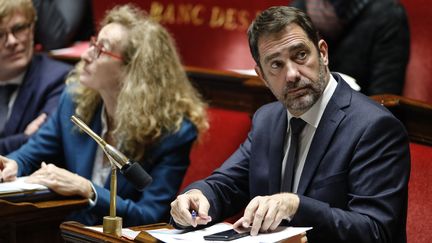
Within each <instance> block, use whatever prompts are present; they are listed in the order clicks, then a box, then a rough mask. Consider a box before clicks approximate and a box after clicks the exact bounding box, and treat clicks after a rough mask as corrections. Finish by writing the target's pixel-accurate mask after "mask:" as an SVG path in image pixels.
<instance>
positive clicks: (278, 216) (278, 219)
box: [269, 211, 284, 231]
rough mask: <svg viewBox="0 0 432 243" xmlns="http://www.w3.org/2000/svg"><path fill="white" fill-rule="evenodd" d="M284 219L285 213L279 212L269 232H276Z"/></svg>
mask: <svg viewBox="0 0 432 243" xmlns="http://www.w3.org/2000/svg"><path fill="white" fill-rule="evenodd" d="M283 217H284V214H283V212H281V211H278V212H277V214H276V216H274V220H273V222H272V224H271V225H270V227H269V230H270V231H273V230H275V229H276V228H277V227H278V226H279V225H280V223H281V222H282V220H283V219H284V218H283Z"/></svg>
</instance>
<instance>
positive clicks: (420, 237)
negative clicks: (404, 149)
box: [407, 143, 432, 243]
mask: <svg viewBox="0 0 432 243" xmlns="http://www.w3.org/2000/svg"><path fill="white" fill-rule="evenodd" d="M410 150H411V177H410V182H409V189H408V190H409V194H408V195H409V196H408V219H407V220H408V221H407V234H408V243H429V242H432V227H431V225H430V223H431V222H432V146H426V145H421V144H417V143H411V144H410Z"/></svg>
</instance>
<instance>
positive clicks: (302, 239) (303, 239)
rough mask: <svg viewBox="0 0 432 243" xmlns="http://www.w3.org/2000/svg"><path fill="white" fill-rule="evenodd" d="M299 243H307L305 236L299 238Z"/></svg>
mask: <svg viewBox="0 0 432 243" xmlns="http://www.w3.org/2000/svg"><path fill="white" fill-rule="evenodd" d="M301 242H302V243H307V242H308V241H307V237H306V235H305V236H303V237H302V238H301Z"/></svg>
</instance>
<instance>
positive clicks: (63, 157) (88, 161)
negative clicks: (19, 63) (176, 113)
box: [8, 90, 197, 227]
mask: <svg viewBox="0 0 432 243" xmlns="http://www.w3.org/2000/svg"><path fill="white" fill-rule="evenodd" d="M75 107H76V106H75V103H74V101H73V99H72V96H71V94H70V93H68V90H65V92H64V94H63V95H62V97H61V100H60V103H59V107H58V110H57V112H55V113H54V114H53V115H52V116H51V118H50V119H49V120H48V121H47V122H46V123H45V124H44V125H43V126H42V127H41V128H40V129H39V130H38V132H37V133H36V134H35V135H34V136H32V138H31V139H29V141H28V142H27V143H26V144H25V145H23V146H22V147H21V148H20V149H18V150H16V151H15V152H13V153H11V154H9V155H8V157H9V158H11V159H13V160H15V161H17V163H18V176H22V175H29V174H31V173H32V172H34V171H35V170H36V169H38V168H39V167H40V163H41V162H42V161H46V162H51V163H54V164H55V165H57V166H58V167H62V168H65V169H67V170H69V171H71V172H73V173H76V174H78V175H80V176H82V177H84V178H87V179H89V180H91V177H92V172H93V166H94V160H95V155H96V149H97V146H98V145H97V143H96V142H95V141H94V140H93V139H92V138H91V137H90V136H88V135H87V134H86V133H84V132H81V131H80V130H79V128H77V127H76V126H75V125H74V124H73V123H72V122H71V121H70V117H71V116H72V115H74V114H75ZM101 111H102V106H100V107H99V109H98V110H97V112H96V113H95V115H94V117H93V118H92V119H91V121H90V122H89V124H88V125H89V127H90V128H91V129H92V130H93V131H94V132H95V133H96V134H100V133H101V131H102V123H101ZM196 137H197V130H196V128H195V126H194V125H193V124H192V123H191V122H190V121H188V120H184V121H183V123H182V124H181V127H180V129H179V130H178V131H177V132H175V133H166V134H165V136H163V137H162V138H161V140H160V141H159V142H158V143H155V144H154V145H153V146H152V147H151V148H148V149H147V150H146V156H145V158H144V159H143V160H142V161H139V162H140V164H141V165H142V166H143V167H144V169H146V171H147V172H148V173H149V174H150V175H151V176H152V177H153V182H152V183H151V184H150V185H149V186H147V187H146V188H145V189H144V190H143V191H139V190H137V189H136V188H135V186H134V185H133V184H132V183H130V182H128V181H127V180H126V178H125V177H124V176H123V175H122V174H120V173H118V177H117V215H118V216H120V217H122V218H123V226H124V227H128V226H135V225H142V224H151V223H157V222H162V221H164V220H167V219H168V215H169V209H170V205H169V203H170V202H171V201H172V200H173V199H174V197H175V196H176V194H177V192H178V190H179V187H180V184H181V182H182V180H183V176H184V174H185V173H186V170H187V168H188V166H189V163H190V161H189V152H190V149H191V147H192V143H193V141H194V140H195V139H196ZM94 187H95V189H96V193H97V200H96V204H95V205H94V206H90V207H88V208H86V209H84V210H79V211H76V212H74V213H73V215H70V216H69V217H68V220H75V221H79V222H81V223H83V224H85V225H95V224H102V219H103V216H107V215H108V214H109V202H110V190H109V188H110V177H108V179H107V181H106V182H105V185H104V186H97V185H94Z"/></svg>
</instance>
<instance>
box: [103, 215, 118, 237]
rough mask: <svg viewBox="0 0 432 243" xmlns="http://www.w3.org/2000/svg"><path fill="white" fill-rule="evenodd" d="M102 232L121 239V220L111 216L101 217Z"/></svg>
mask: <svg viewBox="0 0 432 243" xmlns="http://www.w3.org/2000/svg"><path fill="white" fill-rule="evenodd" d="M103 232H104V233H106V234H110V235H115V236H117V237H121V232H122V218H121V217H112V216H105V217H103Z"/></svg>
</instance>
